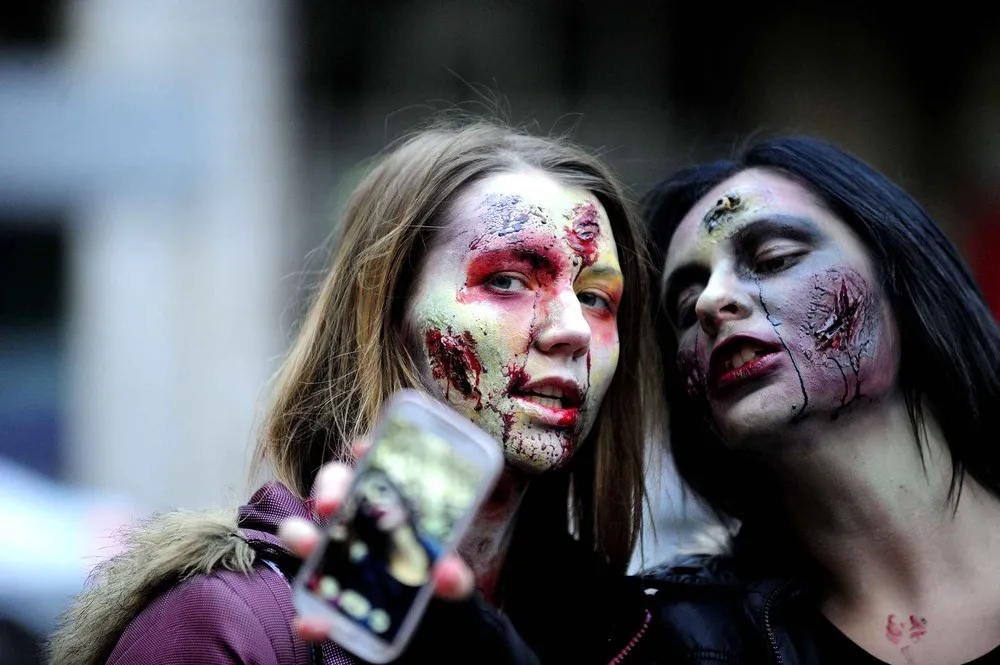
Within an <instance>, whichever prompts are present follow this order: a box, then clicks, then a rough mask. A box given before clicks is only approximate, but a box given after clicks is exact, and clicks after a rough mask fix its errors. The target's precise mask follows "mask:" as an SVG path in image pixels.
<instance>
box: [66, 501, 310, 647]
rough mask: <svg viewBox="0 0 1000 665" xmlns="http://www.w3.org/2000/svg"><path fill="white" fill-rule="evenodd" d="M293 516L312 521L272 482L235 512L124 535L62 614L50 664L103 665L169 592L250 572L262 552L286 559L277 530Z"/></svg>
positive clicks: (158, 521) (166, 522)
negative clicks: (199, 578)
mask: <svg viewBox="0 0 1000 665" xmlns="http://www.w3.org/2000/svg"><path fill="white" fill-rule="evenodd" d="M293 515H296V516H300V517H307V518H309V517H311V516H310V515H309V513H308V510H307V509H306V508H305V506H304V505H303V504H302V502H301V500H300V499H298V498H297V497H295V496H293V495H292V494H291V492H289V490H288V489H286V488H285V487H284V486H281V485H278V484H276V483H270V484H268V485H265V486H264V487H262V488H261V489H260V490H258V491H257V493H256V494H255V495H254V497H253V498H252V499H251V501H250V503H249V504H247V505H245V506H243V507H241V508H240V509H239V511H238V512H236V513H234V512H233V511H222V510H206V511H198V512H192V511H176V512H171V513H166V514H161V515H156V516H154V517H151V518H149V519H147V520H144V521H142V522H140V523H138V524H136V525H135V526H132V527H128V528H126V529H124V530H123V531H122V532H121V534H120V537H121V540H122V545H123V546H124V551H123V552H122V553H121V554H119V555H117V556H115V557H113V558H111V559H109V560H107V561H105V562H103V563H101V564H99V565H98V566H97V567H96V568H95V569H94V571H93V573H91V576H90V578H89V579H88V581H87V584H86V586H85V588H84V590H83V592H82V593H81V594H79V595H78V596H77V597H76V599H75V602H74V603H73V605H72V607H70V609H69V610H68V611H67V612H66V614H64V615H63V617H62V620H61V621H60V627H59V628H58V629H57V630H56V631H55V633H53V635H52V638H51V640H50V642H49V662H50V663H51V664H52V665H104V663H105V662H106V661H107V658H108V656H109V654H110V653H111V651H112V650H113V649H114V647H115V645H116V644H117V641H118V639H119V637H120V636H121V635H122V633H123V632H124V631H125V629H126V628H127V627H128V625H129V622H130V621H132V619H133V618H134V617H135V616H136V615H137V614H139V612H141V611H142V610H143V609H144V608H145V607H146V606H147V605H148V604H149V603H150V602H152V601H153V600H154V599H155V598H156V597H157V596H159V595H160V594H161V593H163V592H164V591H166V590H167V589H169V588H171V587H173V586H176V585H178V584H180V583H182V582H184V581H185V580H187V579H189V578H191V577H192V576H194V575H208V574H210V573H212V572H213V571H217V570H230V571H235V572H242V573H249V572H250V571H251V569H252V568H253V565H254V562H255V561H256V559H257V556H258V555H259V554H262V553H263V554H265V556H267V557H268V558H270V559H275V558H281V559H285V558H288V557H290V556H291V555H290V554H289V553H288V552H287V551H286V550H284V548H283V547H282V546H281V543H280V541H279V540H278V538H277V528H278V524H279V523H280V522H281V521H282V520H283V519H285V518H286V517H290V516H293Z"/></svg>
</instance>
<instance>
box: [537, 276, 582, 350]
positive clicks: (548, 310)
mask: <svg viewBox="0 0 1000 665" xmlns="http://www.w3.org/2000/svg"><path fill="white" fill-rule="evenodd" d="M537 306H538V307H539V309H540V310H541V311H540V312H539V318H538V320H537V322H536V326H535V346H536V347H537V348H538V349H539V350H540V351H542V352H543V353H548V354H564V355H567V356H570V357H573V358H578V357H580V356H583V355H586V353H587V351H588V350H590V324H589V323H587V319H586V317H584V315H583V306H582V305H581V304H580V301H579V300H578V299H577V296H576V292H575V291H573V290H572V289H564V290H562V291H561V292H560V293H559V294H558V295H557V296H555V297H552V298H550V299H548V300H547V301H545V300H542V301H539V303H538V305H537Z"/></svg>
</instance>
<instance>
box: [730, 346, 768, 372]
mask: <svg viewBox="0 0 1000 665" xmlns="http://www.w3.org/2000/svg"><path fill="white" fill-rule="evenodd" d="M762 355H764V350H763V349H761V348H760V347H756V346H743V347H740V348H739V349H736V351H734V352H733V355H732V357H731V358H730V359H729V360H727V361H725V363H724V364H725V371H727V372H731V371H733V370H734V369H739V368H740V367H743V366H744V365H746V364H747V363H749V362H750V361H751V360H753V359H754V358H759V357H760V356H762Z"/></svg>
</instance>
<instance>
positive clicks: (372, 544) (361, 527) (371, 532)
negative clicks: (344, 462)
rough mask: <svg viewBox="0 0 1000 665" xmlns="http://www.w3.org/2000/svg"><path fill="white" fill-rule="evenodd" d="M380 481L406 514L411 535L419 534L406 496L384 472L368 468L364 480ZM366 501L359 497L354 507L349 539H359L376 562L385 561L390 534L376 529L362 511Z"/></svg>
mask: <svg viewBox="0 0 1000 665" xmlns="http://www.w3.org/2000/svg"><path fill="white" fill-rule="evenodd" d="M374 478H377V479H381V480H382V482H384V483H385V484H386V485H388V486H389V487H390V488H392V491H393V493H394V494H395V495H396V498H397V499H398V500H399V505H400V506H401V507H402V508H403V510H404V511H405V513H406V524H407V526H409V527H410V528H411V529H412V530H413V533H415V534H418V536H419V534H420V531H419V529H418V528H417V521H416V513H415V510H414V507H413V504H412V503H411V502H410V501H409V499H407V497H406V495H404V494H403V492H401V491H400V489H399V487H397V486H396V483H394V482H393V481H392V478H390V477H389V474H387V473H386V472H385V471H382V470H381V469H377V468H369V469H368V470H367V471H366V472H365V476H364V479H365V480H368V479H374ZM365 503H366V499H365V498H364V497H361V498H359V499H358V505H357V507H356V512H355V514H354V519H353V520H352V521H351V523H350V524H349V526H348V530H349V532H350V533H351V538H357V539H360V540H361V541H362V542H363V543H365V545H367V546H368V550H369V556H371V557H373V558H374V559H377V560H378V561H382V562H384V561H387V560H388V558H389V548H390V545H391V543H392V534H391V533H387V532H385V531H382V530H381V529H379V527H378V523H377V521H376V520H375V518H373V517H371V516H370V515H368V514H367V513H366V512H365V511H364V504H365Z"/></svg>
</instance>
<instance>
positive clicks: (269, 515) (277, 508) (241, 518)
mask: <svg viewBox="0 0 1000 665" xmlns="http://www.w3.org/2000/svg"><path fill="white" fill-rule="evenodd" d="M289 517H301V518H303V519H307V520H311V521H313V522H317V523H318V518H317V517H316V515H315V513H314V512H313V511H312V510H311V509H310V507H309V506H308V505H307V504H306V502H305V501H303V500H302V499H300V498H299V497H298V496H296V495H295V494H293V493H292V491H291V490H290V489H288V488H287V487H285V486H284V485H282V484H281V483H277V482H270V483H267V484H265V485H264V486H263V487H261V488H260V489H258V490H257V491H256V492H254V495H253V496H252V497H251V498H250V501H249V502H248V503H247V504H246V505H243V506H240V508H239V510H238V511H237V526H238V527H239V529H240V531H241V532H242V533H243V537H244V538H245V539H246V541H247V542H248V543H250V545H252V546H253V547H254V549H256V550H258V551H260V552H262V553H264V554H265V555H266V556H268V557H277V558H281V559H283V560H284V561H283V563H288V564H289V565H291V566H292V567H294V568H295V569H297V568H298V563H299V562H298V559H297V558H296V557H295V556H294V555H292V553H291V552H289V551H288V550H287V549H286V548H285V546H284V544H283V543H282V542H281V539H280V538H278V526H279V525H280V524H281V523H282V522H283V521H284V520H286V519H288V518H289ZM282 568H283V569H284V566H283V567H282Z"/></svg>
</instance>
